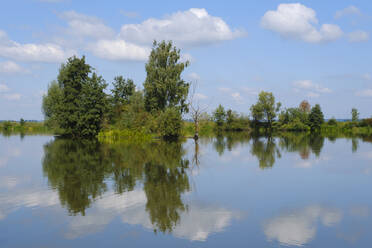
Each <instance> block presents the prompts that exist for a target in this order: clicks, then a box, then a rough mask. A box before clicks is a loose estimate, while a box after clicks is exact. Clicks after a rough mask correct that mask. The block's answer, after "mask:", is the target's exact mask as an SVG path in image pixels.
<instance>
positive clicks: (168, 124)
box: [159, 107, 182, 140]
mask: <svg viewBox="0 0 372 248" xmlns="http://www.w3.org/2000/svg"><path fill="white" fill-rule="evenodd" d="M181 128H182V117H181V113H180V112H179V110H178V109H177V108H175V107H173V108H167V109H166V110H165V111H164V112H161V114H160V115H159V133H160V135H161V136H162V137H163V138H164V139H168V140H169V139H171V140H173V139H178V138H179V137H180V135H181Z"/></svg>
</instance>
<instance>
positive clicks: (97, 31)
mask: <svg viewBox="0 0 372 248" xmlns="http://www.w3.org/2000/svg"><path fill="white" fill-rule="evenodd" d="M61 17H62V19H64V20H66V21H67V23H68V26H69V28H68V30H67V32H68V33H69V34H71V35H74V36H86V37H93V38H97V39H98V38H99V39H108V38H110V37H114V35H115V32H114V30H113V29H111V28H110V27H108V26H106V25H105V24H104V23H103V21H102V20H100V19H99V18H97V17H93V16H88V15H84V14H80V13H77V12H75V11H66V12H63V13H62V14H61Z"/></svg>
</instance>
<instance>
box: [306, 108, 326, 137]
mask: <svg viewBox="0 0 372 248" xmlns="http://www.w3.org/2000/svg"><path fill="white" fill-rule="evenodd" d="M323 123H324V115H323V112H322V109H321V108H320V105H319V104H316V105H315V106H314V107H313V108H312V109H311V112H310V115H309V124H310V128H311V130H312V131H319V130H320V127H321V125H322V124H323Z"/></svg>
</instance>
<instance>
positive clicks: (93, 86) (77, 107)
mask: <svg viewBox="0 0 372 248" xmlns="http://www.w3.org/2000/svg"><path fill="white" fill-rule="evenodd" d="M91 72H92V68H91V66H90V65H88V64H87V63H86V62H85V57H82V58H81V59H79V58H77V57H71V58H69V59H68V61H67V63H66V64H62V66H61V68H60V70H59V75H58V84H57V83H55V82H52V84H51V85H50V86H49V88H48V94H47V95H46V96H44V98H43V112H44V114H45V118H46V120H47V122H49V123H50V124H51V126H57V125H58V127H60V128H62V129H63V132H64V134H66V135H69V136H72V137H75V138H89V137H95V136H96V135H97V134H98V132H99V131H100V129H101V125H102V121H103V116H104V113H105V112H106V108H107V101H106V94H105V93H104V92H103V90H104V89H105V88H106V86H107V85H106V83H105V81H104V80H103V78H102V77H100V76H98V75H97V74H96V73H93V74H92V75H90V74H91Z"/></svg>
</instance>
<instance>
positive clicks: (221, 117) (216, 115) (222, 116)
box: [213, 104, 226, 128]
mask: <svg viewBox="0 0 372 248" xmlns="http://www.w3.org/2000/svg"><path fill="white" fill-rule="evenodd" d="M213 120H214V121H215V122H216V124H217V127H218V128H221V127H222V126H223V124H224V123H225V121H226V112H225V109H224V107H223V106H222V105H221V104H220V105H218V107H217V108H216V110H215V111H214V112H213Z"/></svg>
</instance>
